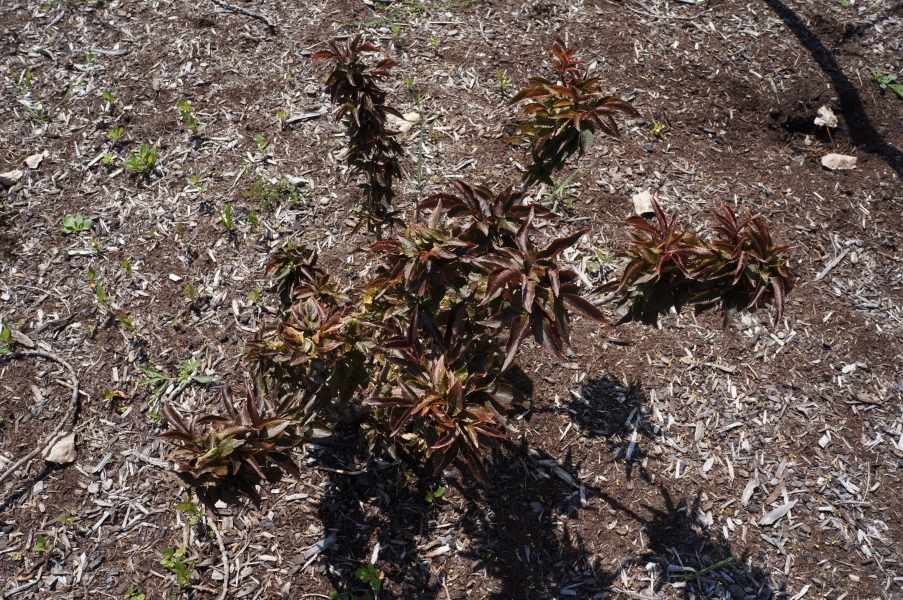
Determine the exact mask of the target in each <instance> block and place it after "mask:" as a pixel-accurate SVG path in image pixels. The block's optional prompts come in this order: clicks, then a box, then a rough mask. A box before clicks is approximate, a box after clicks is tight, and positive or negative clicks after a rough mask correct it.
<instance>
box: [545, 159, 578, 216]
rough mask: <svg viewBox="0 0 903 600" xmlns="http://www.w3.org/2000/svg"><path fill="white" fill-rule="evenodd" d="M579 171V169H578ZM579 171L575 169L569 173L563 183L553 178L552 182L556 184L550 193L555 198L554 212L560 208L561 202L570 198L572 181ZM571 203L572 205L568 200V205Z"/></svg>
mask: <svg viewBox="0 0 903 600" xmlns="http://www.w3.org/2000/svg"><path fill="white" fill-rule="evenodd" d="M577 171H579V169H577ZM577 171H574V172H573V173H571V174H570V175H568V176H567V177H566V178H565V180H564V181H562V182H561V183H559V182H557V181H555V179H552V182H553V183H554V184H555V185H554V187H552V191H551V193H549V195H550V196H552V197H553V198H554V202H553V203H552V212H555V211H556V210H558V205H559V204H560V203H563V202H564V201H565V199H568V198H569V197H570V195H571V189H570V188H571V182H572V181H573V180H574V177H575V176H576V175H577ZM570 205H571V201H568V206H570Z"/></svg>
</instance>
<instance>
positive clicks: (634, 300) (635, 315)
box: [602, 198, 713, 325]
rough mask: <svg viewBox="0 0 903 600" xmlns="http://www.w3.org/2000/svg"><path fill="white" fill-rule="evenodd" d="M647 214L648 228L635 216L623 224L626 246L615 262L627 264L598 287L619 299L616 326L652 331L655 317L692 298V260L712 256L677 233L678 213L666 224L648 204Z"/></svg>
mask: <svg viewBox="0 0 903 600" xmlns="http://www.w3.org/2000/svg"><path fill="white" fill-rule="evenodd" d="M652 208H653V210H654V212H655V222H654V223H653V222H652V221H650V220H647V219H646V218H644V217H642V216H639V215H634V216H632V217H630V218H629V219H627V221H626V222H625V224H626V225H627V226H628V227H630V228H631V229H632V231H631V232H630V243H629V244H628V248H627V249H626V250H623V251H622V252H619V253H618V256H620V257H622V258H626V259H627V261H628V262H627V265H626V266H625V267H624V272H623V274H622V275H621V279H620V281H619V282H612V283H610V284H608V285H606V286H603V288H602V291H610V290H613V289H617V290H618V291H619V292H620V293H621V300H620V305H619V310H620V312H623V313H624V317H623V319H622V321H633V320H635V321H642V322H644V323H647V324H653V325H654V324H655V323H656V321H657V320H658V315H659V314H660V313H664V312H666V311H667V310H668V309H670V308H671V307H672V306H673V307H675V308H676V309H677V310H680V308H681V307H683V306H684V305H686V304H687V303H688V302H689V301H690V299H691V298H692V297H693V296H694V295H695V291H694V281H693V279H694V276H693V274H692V271H693V269H694V268H695V265H694V264H693V263H692V261H693V259H694V257H697V256H699V255H702V256H704V257H712V256H713V255H712V253H711V252H710V251H709V250H707V249H706V248H705V247H704V245H703V243H702V241H701V240H700V239H699V238H698V237H696V236H695V235H692V234H687V232H686V231H684V230H682V229H678V226H677V224H678V217H679V213H677V212H675V213H674V214H673V215H671V218H670V219H668V217H667V216H666V215H665V213H664V212H663V211H662V209H661V207H660V206H659V204H658V202H657V201H656V200H655V199H654V198H653V200H652ZM688 263H689V265H688Z"/></svg>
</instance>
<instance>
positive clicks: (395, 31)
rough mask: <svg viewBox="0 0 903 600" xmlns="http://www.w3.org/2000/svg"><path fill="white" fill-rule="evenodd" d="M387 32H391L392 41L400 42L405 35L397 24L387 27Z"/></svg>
mask: <svg viewBox="0 0 903 600" xmlns="http://www.w3.org/2000/svg"><path fill="white" fill-rule="evenodd" d="M389 30H390V31H391V32H392V41H393V42H400V41H401V40H402V39H403V38H404V37H405V36H406V35H407V34H406V33H405V32H404V31H402V30H401V25H399V24H398V23H392V24H391V25H389Z"/></svg>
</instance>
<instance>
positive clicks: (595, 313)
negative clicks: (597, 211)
mask: <svg viewBox="0 0 903 600" xmlns="http://www.w3.org/2000/svg"><path fill="white" fill-rule="evenodd" d="M533 217H534V215H533V210H532V209H531V210H530V212H529V213H528V214H527V218H526V219H525V220H524V221H523V223H522V224H521V226H520V228H519V229H518V231H517V234H516V235H515V236H514V238H513V240H512V241H513V244H512V245H511V246H503V247H498V246H496V247H494V248H493V250H492V251H490V252H487V253H486V254H485V255H483V256H480V257H478V258H476V259H474V260H473V262H474V263H476V264H478V265H480V267H482V268H483V269H485V270H486V273H487V274H486V276H485V291H484V292H483V296H482V301H481V302H480V305H481V306H483V305H485V306H488V307H490V308H491V309H492V315H491V316H490V317H488V318H487V319H486V320H485V321H484V324H485V325H487V326H490V327H493V328H500V327H506V326H507V327H509V333H508V341H507V347H506V350H505V362H504V364H503V365H502V370H504V369H507V368H508V366H509V365H510V364H511V362H512V361H513V360H514V357H515V355H516V353H517V351H518V349H519V348H520V346H521V344H522V343H523V341H524V340H525V339H526V338H527V337H528V336H529V335H531V334H532V335H533V337H534V339H535V340H536V342H537V343H538V344H540V345H541V346H542V347H543V348H545V350H546V351H547V352H549V353H550V354H551V355H552V356H554V357H556V358H558V359H559V360H562V361H563V360H566V359H565V356H564V352H566V351H569V350H570V316H569V313H574V314H577V315H579V316H581V317H583V318H586V319H590V320H592V321H597V322H604V321H605V320H606V319H605V316H604V315H603V314H602V311H600V310H599V309H598V308H596V307H595V306H593V305H592V304H591V303H590V302H588V301H587V300H586V299H584V298H583V297H582V296H581V295H580V287H579V285H578V282H579V280H580V276H579V274H578V273H577V272H576V271H575V270H574V269H572V268H571V267H568V266H566V265H562V264H560V263H559V262H557V261H556V260H555V257H557V256H558V255H559V254H561V253H562V252H563V251H564V250H566V249H567V248H570V247H571V246H573V245H574V244H576V243H577V242H578V241H579V240H580V238H581V237H583V236H584V235H585V234H586V233H587V231H589V230H587V229H584V230H581V231H576V232H574V233H572V234H570V235H568V236H565V237H562V238H558V239H555V240H552V241H551V242H549V244H548V245H547V246H546V247H544V248H537V247H536V246H534V244H533V242H532V240H531V239H530V235H529V234H530V228H531V226H532V224H533Z"/></svg>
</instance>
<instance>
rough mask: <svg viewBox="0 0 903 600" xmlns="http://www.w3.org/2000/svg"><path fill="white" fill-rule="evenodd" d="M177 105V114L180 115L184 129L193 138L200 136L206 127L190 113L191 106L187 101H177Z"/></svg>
mask: <svg viewBox="0 0 903 600" xmlns="http://www.w3.org/2000/svg"><path fill="white" fill-rule="evenodd" d="M177 105H178V107H179V114H180V115H182V120H183V121H185V127H187V128H188V130H189V131H190V132H191V133H192V134H194V135H195V136H200V135H201V132H202V131H203V130H204V128H205V127H207V125H206V124H204V123H201V122H200V121H198V120H197V117H195V116H194V113H192V112H191V104H190V103H189V102H188V101H187V100H179V102H178V103H177Z"/></svg>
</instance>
